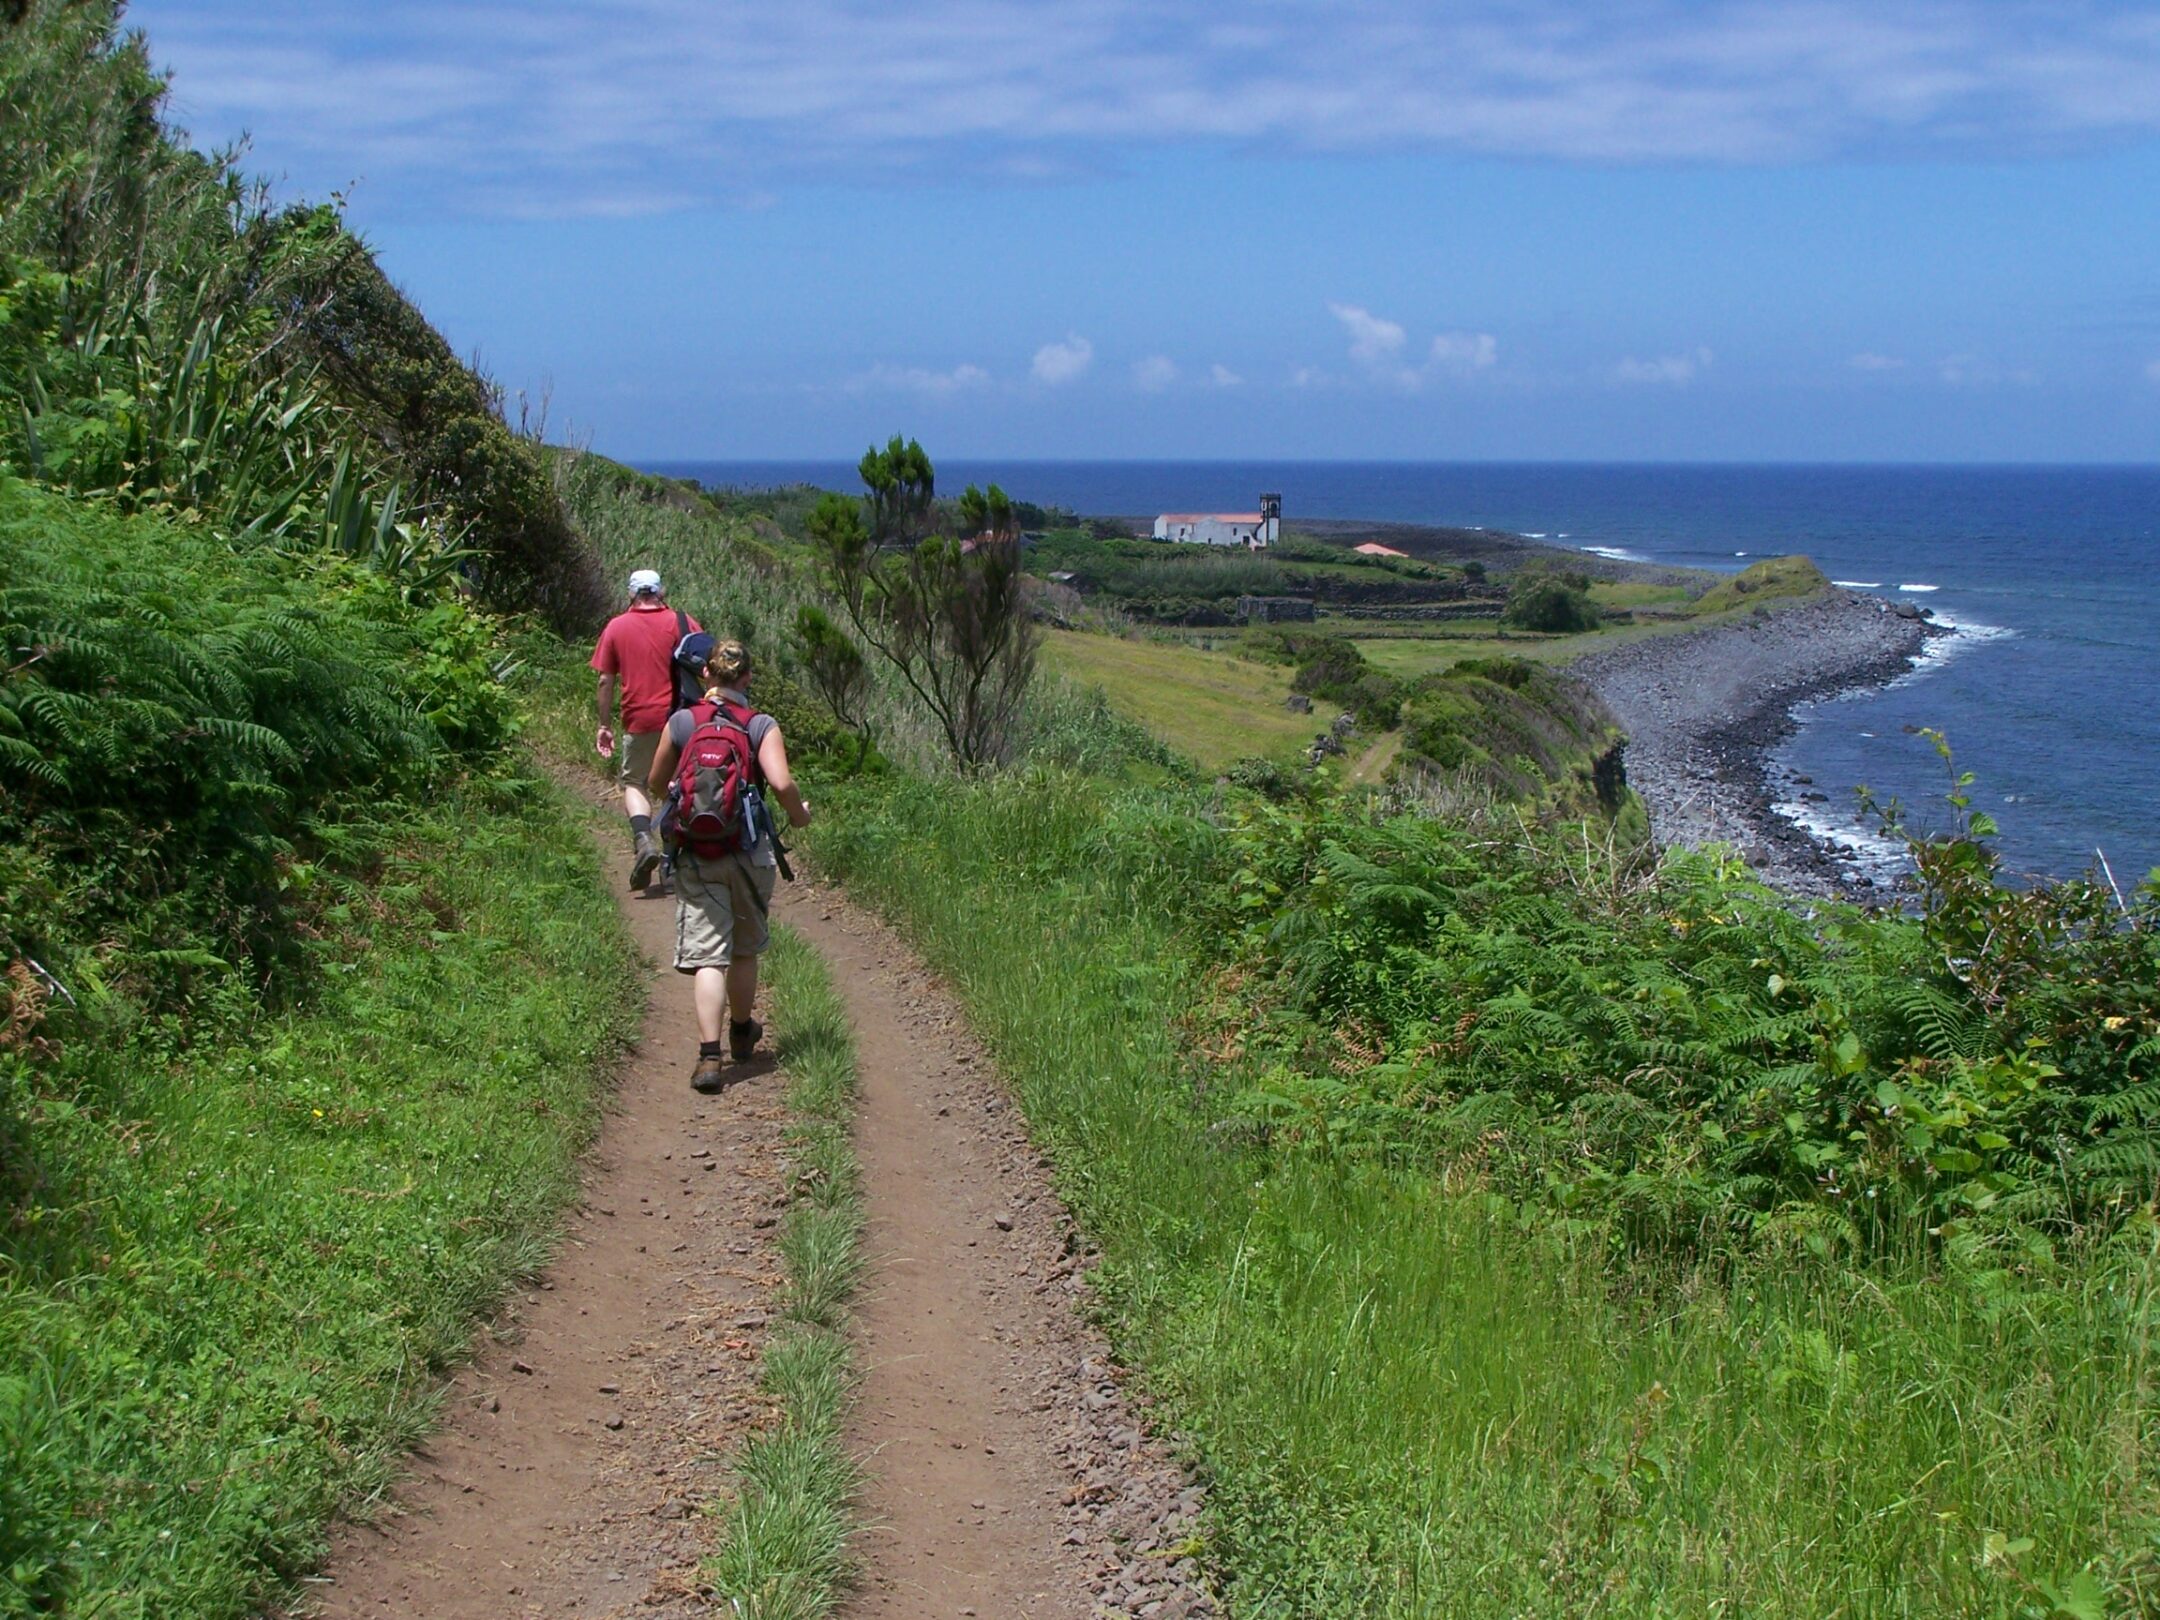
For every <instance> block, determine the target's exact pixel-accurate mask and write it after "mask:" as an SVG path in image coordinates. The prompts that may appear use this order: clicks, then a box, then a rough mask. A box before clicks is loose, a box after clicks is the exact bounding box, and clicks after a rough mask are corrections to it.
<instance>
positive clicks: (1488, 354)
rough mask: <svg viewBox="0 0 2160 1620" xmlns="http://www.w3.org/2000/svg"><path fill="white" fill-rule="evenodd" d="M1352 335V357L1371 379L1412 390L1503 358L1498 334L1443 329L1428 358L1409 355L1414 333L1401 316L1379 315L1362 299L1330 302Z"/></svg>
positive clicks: (1330, 310) (1467, 373)
mask: <svg viewBox="0 0 2160 1620" xmlns="http://www.w3.org/2000/svg"><path fill="white" fill-rule="evenodd" d="M1328 313H1329V314H1330V315H1333V316H1334V317H1335V319H1336V320H1337V321H1338V322H1339V323H1340V324H1341V326H1342V329H1343V333H1344V335H1345V336H1346V337H1348V338H1349V340H1350V359H1351V360H1352V362H1353V363H1355V364H1356V366H1357V368H1358V369H1359V370H1360V371H1361V372H1363V373H1364V375H1365V376H1366V377H1368V378H1370V379H1372V380H1373V381H1376V382H1382V383H1386V384H1388V385H1389V386H1391V387H1394V388H1400V389H1402V390H1404V391H1405V392H1412V391H1415V390H1417V389H1419V388H1422V387H1424V386H1425V384H1426V382H1427V381H1429V380H1430V379H1431V378H1432V377H1433V376H1435V375H1440V374H1444V375H1448V376H1454V377H1468V376H1471V375H1473V374H1475V373H1477V372H1480V371H1488V370H1490V369H1491V368H1492V367H1493V365H1494V364H1495V363H1496V362H1497V361H1498V360H1499V358H1500V340H1499V339H1498V338H1496V337H1494V336H1493V335H1492V334H1491V333H1490V332H1441V333H1439V334H1438V335H1436V336H1435V337H1434V338H1433V340H1432V342H1431V344H1430V345H1428V346H1427V348H1426V351H1425V359H1424V362H1423V363H1422V364H1420V365H1413V364H1411V362H1410V359H1409V352H1410V334H1409V333H1408V332H1407V331H1405V330H1404V329H1403V327H1402V325H1401V324H1400V323H1399V322H1396V321H1391V320H1388V319H1386V318H1385V317H1383V316H1379V315H1375V314H1374V313H1373V312H1372V311H1371V310H1369V309H1366V308H1365V307H1364V306H1363V305H1360V304H1335V303H1331V304H1329V305H1328Z"/></svg>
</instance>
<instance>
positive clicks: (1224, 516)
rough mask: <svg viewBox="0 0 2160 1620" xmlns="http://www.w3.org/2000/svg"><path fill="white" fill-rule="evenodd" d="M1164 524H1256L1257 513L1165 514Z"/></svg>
mask: <svg viewBox="0 0 2160 1620" xmlns="http://www.w3.org/2000/svg"><path fill="white" fill-rule="evenodd" d="M1160 521H1162V522H1164V523H1258V522H1259V521H1260V514H1259V513H1258V512H1165V513H1163V515H1162V518H1161V520H1160Z"/></svg>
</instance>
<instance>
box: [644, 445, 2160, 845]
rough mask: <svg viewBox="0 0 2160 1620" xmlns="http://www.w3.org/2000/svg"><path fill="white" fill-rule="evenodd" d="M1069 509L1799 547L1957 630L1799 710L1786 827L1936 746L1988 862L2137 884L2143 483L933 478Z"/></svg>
mask: <svg viewBox="0 0 2160 1620" xmlns="http://www.w3.org/2000/svg"><path fill="white" fill-rule="evenodd" d="M650 470H652V471H654V472H660V473H666V474H669V475H672V476H678V477H694V478H697V479H699V480H701V481H702V482H705V483H708V484H735V485H742V486H758V485H771V484H781V483H795V482H803V483H812V484H819V485H823V486H825V487H827V488H832V489H840V490H848V491H853V490H855V489H856V488H857V487H858V485H857V482H856V478H855V473H854V468H853V466H852V465H850V464H847V463H839V462H674V463H653V464H652V465H651V468H650ZM993 480H994V481H996V482H998V483H1000V484H1002V485H1004V486H1005V488H1006V489H1007V490H1008V491H1010V492H1011V493H1012V494H1014V495H1015V496H1018V497H1020V498H1022V499H1026V500H1032V501H1037V502H1041V503H1044V504H1049V505H1058V506H1064V507H1069V508H1071V509H1073V510H1075V511H1078V512H1082V513H1098V514H1111V513H1119V514H1141V515H1145V514H1152V513H1155V512H1158V511H1178V510H1183V511H1192V510H1208V509H1216V510H1247V509H1250V508H1251V506H1252V505H1253V501H1254V497H1255V496H1256V495H1257V494H1258V493H1259V492H1260V491H1261V490H1263V489H1268V490H1280V491H1281V492H1282V497H1283V514H1284V516H1285V518H1286V519H1288V520H1289V521H1291V522H1295V520H1296V519H1297V518H1298V517H1301V516H1302V517H1313V518H1356V519H1367V520H1373V521H1392V522H1404V523H1428V524H1449V525H1458V526H1463V527H1478V526H1482V527H1485V528H1492V529H1505V530H1509V531H1512V532H1514V533H1517V534H1523V535H1529V536H1532V537H1536V538H1542V539H1545V540H1548V541H1550V542H1551V543H1553V544H1555V545H1561V546H1572V547H1576V548H1579V549H1581V550H1584V551H1592V552H1598V553H1601V554H1603V555H1607V556H1614V557H1623V558H1638V559H1642V560H1646V561H1652V562H1666V563H1681V564H1686V565H1689V566H1692V567H1698V568H1710V569H1718V570H1726V571H1731V570H1737V569H1740V568H1744V567H1746V566H1747V565H1748V563H1749V562H1751V561H1752V560H1754V559H1756V558H1759V557H1766V556H1773V555H1777V554H1780V553H1785V552H1802V553H1805V554H1806V555H1808V556H1810V557H1812V558H1814V559H1815V561H1816V562H1817V563H1818V564H1819V565H1820V566H1821V567H1822V568H1823V570H1824V571H1825V572H1826V573H1828V574H1829V575H1830V576H1831V578H1833V579H1836V580H1841V581H1845V582H1848V583H1850V584H1852V585H1854V586H1856V587H1859V588H1861V589H1865V590H1868V591H1873V592H1876V593H1879V594H1881V595H1883V596H1886V597H1889V598H1891V599H1893V600H1898V601H1905V602H1911V603H1914V604H1916V605H1920V606H1924V607H1927V608H1929V609H1931V610H1932V611H1933V612H1934V615H1935V618H1936V621H1937V622H1938V623H1940V624H1944V625H1949V626H1953V627H1954V628H1955V629H1956V631H1957V634H1956V635H1955V636H1953V637H1951V638H1949V639H1948V640H1945V641H1941V642H1938V643H1936V644H1935V645H1934V646H1933V647H1932V648H1931V650H1930V653H1929V656H1928V657H1927V659H1926V660H1925V662H1924V663H1923V665H1922V666H1921V667H1920V668H1919V669H1918V670H1916V671H1915V672H1914V673H1913V674H1911V675H1908V676H1906V677H1905V678H1904V679H1902V680H1900V681H1899V682H1897V683H1896V684H1895V685H1894V686H1892V687H1890V688H1888V689H1884V690H1876V691H1870V692H1864V693H1856V694H1852V695H1848V696H1845V697H1841V698H1837V699H1833V700H1829V701H1826V702H1822V703H1817V704H1813V705H1810V706H1808V707H1807V708H1806V709H1804V710H1803V711H1802V712H1801V715H1800V722H1801V723H1800V728H1799V730H1798V732H1797V734H1796V735H1795V736H1794V737H1793V738H1792V739H1791V741H1790V742H1788V743H1787V744H1786V745H1785V746H1784V748H1783V749H1782V750H1781V752H1780V755H1779V757H1778V760H1777V762H1776V765H1777V771H1776V773H1775V774H1778V775H1782V776H1783V777H1785V778H1787V779H1789V778H1790V777H1791V776H1793V775H1805V776H1808V777H1811V778H1813V781H1814V783H1815V787H1816V790H1817V791H1825V792H1827V793H1829V795H1830V800H1829V802H1828V803H1827V804H1810V805H1806V806H1801V805H1798V804H1793V805H1790V806H1788V808H1790V809H1792V810H1793V811H1794V812H1795V813H1798V814H1801V815H1803V816H1805V817H1807V818H1808V819H1809V820H1810V821H1811V822H1812V823H1813V824H1815V825H1817V826H1818V827H1819V829H1820V830H1822V831H1825V832H1829V833H1833V834H1835V835H1836V836H1839V837H1841V838H1855V837H1864V836H1865V834H1866V832H1867V831H1868V829H1867V828H1866V827H1864V826H1863V824H1862V822H1861V819H1860V817H1859V815H1858V812H1857V808H1856V806H1855V801H1854V796H1853V791H1852V790H1853V788H1854V787H1856V786H1857V785H1858V784H1861V783H1866V784H1867V785H1869V786H1870V787H1871V788H1873V789H1874V790H1875V791H1876V792H1877V793H1878V794H1880V795H1884V796H1888V795H1892V794H1895V795H1896V796H1898V797H1899V798H1900V799H1902V800H1904V801H1905V802H1906V803H1907V804H1909V805H1911V806H1913V807H1915V809H1916V811H1919V812H1921V813H1922V814H1925V813H1926V812H1927V810H1928V809H1929V807H1939V806H1940V804H1941V800H1942V795H1943V793H1944V792H1945V790H1946V788H1947V786H1948V778H1947V776H1946V773H1945V771H1944V769H1943V767H1942V764H1941V761H1940V760H1939V759H1938V758H1937V757H1936V755H1935V752H1934V749H1933V748H1932V746H1931V745H1930V744H1929V743H1928V742H1927V741H1926V740H1925V739H1923V738H1920V737H1918V736H1916V735H1914V734H1913V729H1914V728H1919V727H1933V728H1935V729H1937V730H1940V731H1942V732H1943V733H1945V734H1946V735H1947V736H1948V738H1949V740H1950V744H1951V747H1952V748H1953V750H1954V751H1955V754H1956V759H1957V766H1958V768H1959V769H1960V770H1970V771H1972V772H1973V773H1974V775H1975V778H1976V780H1975V783H1974V786H1973V788H1972V794H1973V801H1974V806H1975V808H1977V809H1981V810H1985V811H1986V812H1987V813H1988V814H1989V815H1991V816H1993V817H1994V818H1995V819H1996V821H1997V822H1998V823H1999V825H2000V827H2001V847H2002V850H2003V853H2004V857H2005V860H2006V863H2007V864H2008V865H2009V866H2010V867H2011V868H2012V869H2014V870H2016V871H2018V872H2022V873H2028V874H2034V875H2042V876H2063V875H2068V874H2071V873H2074V872H2079V871H2082V870H2084V869H2085V868H2086V867H2088V866H2089V865H2091V864H2092V862H2093V860H2094V855H2095V852H2096V851H2104V852H2105V854H2106V857H2107V860H2108V862H2109V864H2110V865H2111V867H2112V868H2113V870H2114V873H2115V875H2116V877H2117V878H2118V879H2119V880H2120V881H2121V882H2122V883H2123V884H2124V885H2125V886H2126V887H2127V886H2128V885H2129V884H2131V883H2133V882H2136V881H2138V880H2140V879H2142V878H2143V877H2144V876H2145V874H2146V873H2147V871H2148V870H2149V869H2152V868H2154V867H2156V866H2160V813H2156V808H2155V805H2156V800H2160V467H1945V466H1929V467H1896V466H1868V467H1839V466H1820V467H1816V466H1789V465H1788V466H1764V467H1747V466H1729V465H1717V466H1639V465H1636V466H1592V465H1570V464H1545V463H1510V464H1472V463H1408V462H1369V463H1361V462H1253V463H1235V462H1191V463H1180V462H1160V461H1158V462H1148V461H1141V462H1025V461H1015V462H998V463H990V462H949V463H941V464H940V465H939V468H938V483H939V487H940V488H941V489H958V488H961V487H963V486H964V485H966V484H968V483H971V482H972V483H989V482H991V481H993Z"/></svg>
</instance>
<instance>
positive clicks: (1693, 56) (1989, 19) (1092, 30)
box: [128, 0, 2160, 214]
mask: <svg viewBox="0 0 2160 1620" xmlns="http://www.w3.org/2000/svg"><path fill="white" fill-rule="evenodd" d="M128 21H129V23H130V24H132V25H135V26H138V27H141V28H143V29H145V30H147V32H148V35H149V38H150V48H151V53H152V56H153V58H154V59H155V60H157V61H158V62H160V63H162V64H167V65H170V66H171V67H172V68H173V69H174V70H175V73H176V81H175V96H176V100H175V110H176V111H177V113H178V115H179V116H180V117H181V119H182V120H183V121H184V122H186V123H188V124H189V125H190V126H191V127H192V128H193V129H194V130H195V132H196V134H197V136H198V137H199V138H200V139H201V140H203V141H204V142H206V143H217V142H222V141H226V140H229V139H231V138H232V137H234V136H235V135H237V134H238V133H239V132H240V131H241V130H243V129H246V130H250V131H252V133H253V135H254V137H255V141H256V155H257V160H258V161H259V162H260V163H261V164H262V166H263V167H264V168H266V169H268V170H269V171H271V172H272V173H285V174H292V175H294V176H296V177H297V178H298V180H299V182H300V183H301V184H303V185H306V186H309V187H310V188H312V189H314V190H316V191H317V192H318V193H319V192H321V191H324V190H327V189H328V188H329V187H331V186H334V185H341V184H343V183H344V182H345V181H347V180H348V179H350V178H351V177H352V176H354V175H356V174H357V175H361V176H364V177H366V180H367V182H368V184H369V185H370V186H371V187H374V188H383V189H386V190H388V191H389V192H390V193H391V194H392V195H395V196H398V197H400V198H401V199H403V200H406V201H407V202H408V203H412V204H413V205H415V206H417V205H419V203H420V202H421V201H424V202H426V203H430V204H432V205H434V206H437V207H443V208H450V207H458V208H469V207H478V208H486V209H489V210H504V209H508V210H514V211H523V212H530V213H535V214H548V213H569V212H579V211H588V210H590V211H605V210H610V209H612V210H656V209H668V208H677V207H684V206H704V205H707V204H711V203H716V202H717V203H733V202H736V201H739V200H740V199H743V198H756V197H758V196H761V195H764V194H768V193H770V192H771V191H773V190H774V188H776V187H779V186H782V185H783V184H784V183H786V182H799V181H803V180H809V179H830V178H842V179H846V180H848V181H849V182H851V183H860V182H862V181H864V180H865V179H868V180H870V181H873V182H874V181H876V180H878V179H880V178H891V177H895V176H898V175H902V174H918V175H924V176H934V177H937V178H939V179H950V178H952V177H956V176H957V177H969V176H974V177H979V178H983V179H986V180H990V181H993V182H995V183H999V184H1011V183H1037V182H1040V181H1043V180H1053V181H1054V180H1057V179H1060V178H1063V177H1067V176H1071V175H1075V174H1086V173H1091V172H1099V171H1101V170H1102V169H1103V168H1105V167H1106V166H1111V165H1114V164H1115V163H1116V162H1117V160H1118V156H1119V154H1120V153H1122V152H1124V151H1126V150H1129V149H1130V148H1131V147H1133V146H1134V145H1136V144H1139V143H1141V142H1146V143H1148V144H1151V145H1160V144H1164V143H1184V144H1214V145H1232V144H1234V145H1237V146H1239V147H1244V148H1251V147H1255V146H1257V147H1259V148H1260V149H1261V150H1263V151H1279V152H1280V151H1287V152H1340V151H1353V150H1355V151H1399V150H1437V151H1449V152H1459V153H1468V154H1473V155H1481V156H1499V157H1508V158H1530V159H1541V160H1558V161H1562V162H1592V163H1634V162H1640V163H1670V162H1680V163H1706V164H1713V165H1721V166H1723V165H1731V164H1736V163H1741V164H1745V163H1790V162H1801V161H1808V160H1811V159H1819V158H1836V157H1850V156H1858V157H1881V156H1890V157H1899V156H1927V157H1937V156H1949V157H1979V158H1988V159H1993V158H1999V157H2003V156H2021V155H2031V154H2038V155H2052V154H2056V153H2060V152H2062V151H2065V150H2078V149H2090V148H2094V147H2099V146H2106V145H2126V144H2129V143H2131V142H2134V141H2138V140H2142V139H2148V138H2150V137H2151V136H2152V135H2154V134H2155V133H2160V13H2156V12H2155V11H2154V9H2153V8H2152V7H2151V6H2149V5H2145V4H2135V3H2132V4H2104V3H2097V0H2079V3H2069V4H2065V3H2060V0H2056V3H2052V4H2051V3H2046V0H1779V3H1774V4H1773V3H1769V0H1630V3H1629V4H1626V5H1616V6H1603V5H1592V4H1588V3H1583V0H1575V3H1572V4H1570V3H1565V0H1539V3H1535V4H1531V5H1527V6H1526V5H1525V4H1523V0H1456V3H1454V4H1451V5H1448V6H1446V7H1438V6H1433V5H1431V4H1429V3H1428V0H1369V3H1365V4H1361V5H1359V6H1357V7H1354V8H1344V7H1341V6H1337V5H1333V4H1329V3H1328V0H1275V3H1274V4H1271V5H1269V6H1268V7H1266V8H1265V9H1264V10H1261V11H1257V12H1255V13H1253V15H1252V17H1251V18H1249V19H1242V20H1241V21H1240V22H1239V23H1238V24H1237V25H1234V26H1233V25H1226V24H1223V23H1221V22H1218V21H1211V20H1209V19H1208V18H1207V16H1206V15H1205V11H1204V8H1183V7H1176V8H1170V7H1162V6H1158V5H1154V4H1151V3H1149V0H1077V3H1075V4H1070V5H1064V6H1054V7H1053V6H1043V5H1040V4H1039V3H1037V0H922V3H920V4H915V5H908V6H885V5H874V4H871V3H869V0H794V3H793V4H790V5H785V6H780V5H771V4H762V5H761V4H755V3H752V0H601V3H595V4H589V5H583V6H565V5H543V6H504V5H501V4H468V5H443V4H441V3H440V0H372V3H370V4H369V5H366V6H331V5H326V4H320V3H318V4H307V5H283V6H266V5H263V4H261V0H133V3H132V4H131V5H130V6H129V9H128Z"/></svg>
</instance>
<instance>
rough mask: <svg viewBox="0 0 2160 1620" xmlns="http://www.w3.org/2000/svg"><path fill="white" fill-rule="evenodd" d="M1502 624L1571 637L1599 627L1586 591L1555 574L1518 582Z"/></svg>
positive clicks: (1596, 612) (1593, 607) (1511, 592)
mask: <svg viewBox="0 0 2160 1620" xmlns="http://www.w3.org/2000/svg"><path fill="white" fill-rule="evenodd" d="M1500 622H1501V623H1503V624H1505V625H1509V626H1511V627H1512V628H1514V629H1517V630H1538V631H1545V632H1548V633H1553V634H1560V635H1571V634H1574V633H1576V632H1578V631H1583V630H1595V629H1596V628H1597V627H1598V611H1597V606H1596V604H1595V603H1593V602H1592V601H1591V600H1590V593H1589V591H1588V589H1587V588H1585V587H1582V586H1577V585H1575V584H1573V583H1571V582H1570V581H1568V580H1566V579H1564V578H1561V577H1559V576H1557V575H1552V574H1540V575H1537V576H1535V577H1533V578H1530V579H1528V580H1520V579H1519V580H1517V581H1516V583H1515V586H1514V587H1513V588H1512V589H1511V590H1510V591H1509V592H1508V602H1507V608H1506V609H1505V611H1503V612H1502V613H1501V615H1500Z"/></svg>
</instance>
